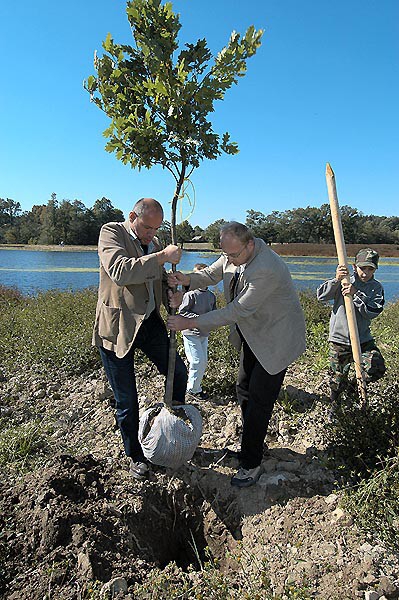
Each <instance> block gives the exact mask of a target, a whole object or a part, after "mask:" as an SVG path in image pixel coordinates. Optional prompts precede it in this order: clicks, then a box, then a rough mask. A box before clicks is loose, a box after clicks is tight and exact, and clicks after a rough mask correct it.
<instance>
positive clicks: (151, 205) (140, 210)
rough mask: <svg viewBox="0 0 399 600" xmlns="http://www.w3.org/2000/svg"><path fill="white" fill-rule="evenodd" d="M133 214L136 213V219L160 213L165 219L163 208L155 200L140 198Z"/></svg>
mask: <svg viewBox="0 0 399 600" xmlns="http://www.w3.org/2000/svg"><path fill="white" fill-rule="evenodd" d="M132 212H134V213H135V215H136V217H143V216H144V215H146V214H148V213H158V214H160V215H162V219H163V208H162V206H161V205H160V204H159V202H158V200H155V198H140V200H137V202H136V204H135V205H134V206H133V211H132ZM129 216H130V215H129Z"/></svg>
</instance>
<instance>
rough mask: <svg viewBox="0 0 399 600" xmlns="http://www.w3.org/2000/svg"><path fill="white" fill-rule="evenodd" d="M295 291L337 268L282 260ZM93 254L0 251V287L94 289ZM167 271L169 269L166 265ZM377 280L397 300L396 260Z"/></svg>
mask: <svg viewBox="0 0 399 600" xmlns="http://www.w3.org/2000/svg"><path fill="white" fill-rule="evenodd" d="M216 258H217V255H216V254H214V253H212V252H183V257H182V261H181V262H180V264H179V269H181V270H182V271H191V270H192V268H193V266H194V264H195V263H197V262H203V263H206V264H211V263H212V262H213V261H214V260H215V259H216ZM283 259H284V260H285V262H286V263H287V265H288V268H289V270H290V272H291V275H292V278H293V280H294V283H295V285H296V286H297V288H298V289H312V290H315V289H316V287H317V286H318V285H319V284H320V283H321V282H322V281H325V280H326V279H328V278H329V277H333V275H334V273H335V268H336V265H337V262H336V259H334V258H313V257H308V256H307V257H298V256H296V257H283ZM98 264H99V263H98V255H97V252H92V251H88V252H69V251H68V250H61V251H55V252H54V251H53V252H49V251H38V250H0V284H1V285H5V286H9V287H16V288H18V289H19V290H21V292H23V293H24V294H36V293H38V292H40V291H43V290H49V289H62V290H71V291H76V290H80V289H82V288H86V287H92V286H94V287H97V286H98ZM166 267H167V268H168V267H170V265H166ZM377 279H378V280H379V281H381V283H382V284H383V286H384V289H385V296H386V300H387V301H394V300H398V299H399V258H385V259H381V260H380V266H379V269H378V271H377Z"/></svg>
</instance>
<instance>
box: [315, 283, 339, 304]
mask: <svg viewBox="0 0 399 600" xmlns="http://www.w3.org/2000/svg"><path fill="white" fill-rule="evenodd" d="M338 290H341V282H340V281H338V279H327V281H325V282H324V283H322V284H321V285H319V287H318V288H317V291H316V296H317V299H318V300H321V302H326V301H327V300H334V298H335V296H336V294H337V292H338Z"/></svg>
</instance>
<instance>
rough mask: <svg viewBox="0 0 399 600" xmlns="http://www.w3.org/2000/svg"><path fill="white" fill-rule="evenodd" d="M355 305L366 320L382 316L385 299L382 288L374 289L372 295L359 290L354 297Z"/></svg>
mask: <svg viewBox="0 0 399 600" xmlns="http://www.w3.org/2000/svg"><path fill="white" fill-rule="evenodd" d="M353 304H354V305H355V307H356V310H358V311H359V312H360V314H361V315H362V317H364V318H365V319H375V317H378V315H379V314H381V312H382V310H383V308H384V304H385V299H384V290H383V288H382V286H381V287H380V288H379V289H374V290H372V292H371V293H370V294H366V293H365V292H362V291H360V290H357V291H356V293H355V294H354V296H353Z"/></svg>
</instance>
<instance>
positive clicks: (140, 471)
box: [130, 458, 150, 480]
mask: <svg viewBox="0 0 399 600" xmlns="http://www.w3.org/2000/svg"><path fill="white" fill-rule="evenodd" d="M149 472H150V469H149V467H148V464H147V462H146V461H145V460H136V461H135V460H133V458H131V459H130V474H131V475H132V477H134V479H141V480H143V479H146V478H147V477H148V474H149Z"/></svg>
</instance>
